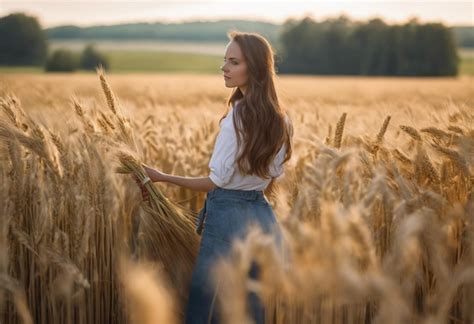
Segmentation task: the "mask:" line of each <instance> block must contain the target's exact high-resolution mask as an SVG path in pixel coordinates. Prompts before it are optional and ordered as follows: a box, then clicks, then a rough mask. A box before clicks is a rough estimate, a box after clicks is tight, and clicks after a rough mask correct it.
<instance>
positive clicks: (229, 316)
mask: <svg viewBox="0 0 474 324" xmlns="http://www.w3.org/2000/svg"><path fill="white" fill-rule="evenodd" d="M277 87H278V91H279V94H280V99H281V101H282V103H283V105H284V107H285V109H286V110H287V111H288V112H289V114H290V116H291V118H292V120H293V125H294V131H295V133H294V134H295V135H294V139H293V157H292V159H291V160H290V161H289V163H288V164H287V165H286V168H285V173H284V174H283V175H282V176H281V177H280V178H279V179H278V180H277V181H276V183H275V186H274V187H273V188H272V189H273V190H268V191H267V192H266V195H267V197H268V199H269V200H270V202H271V204H272V205H273V207H274V211H275V214H276V215H277V218H278V221H279V223H280V225H281V227H282V230H283V233H284V238H285V242H286V243H287V244H286V250H285V251H286V253H284V254H281V253H279V252H278V251H276V249H275V246H274V245H273V244H272V241H271V238H270V237H268V236H265V235H264V234H262V233H260V232H259V231H258V230H257V229H251V230H250V231H249V235H248V236H247V238H246V239H245V240H243V241H236V242H235V244H234V246H233V250H232V255H231V256H230V257H229V258H227V259H222V260H221V261H220V262H219V264H217V265H216V267H215V268H214V269H213V270H214V271H215V274H216V276H215V277H216V278H220V282H219V284H220V285H222V287H223V289H220V290H219V291H220V293H219V295H218V296H217V297H218V298H217V301H218V306H219V309H220V310H221V312H222V315H223V318H224V319H225V322H226V323H239V324H240V323H251V319H250V318H249V317H248V314H247V311H246V308H245V303H244V296H245V293H246V291H250V290H253V291H255V292H256V293H257V294H258V295H259V296H260V297H261V298H262V300H263V302H264V304H265V305H266V311H267V320H268V323H472V322H473V321H474V308H472V305H474V227H473V226H474V224H473V221H474V194H473V183H474V181H473V173H474V96H473V93H474V88H473V80H472V78H471V77H462V78H438V79H437V78H422V79H420V78H346V77H309V76H279V77H278V80H277ZM229 95H230V89H226V88H225V87H224V85H223V80H222V79H221V78H220V77H219V76H215V75H186V74H180V75H177V74H159V75H158V74H157V75H140V74H126V75H120V74H117V75H104V74H103V73H102V72H101V71H98V74H72V75H63V74H53V75H39V74H38V75H31V74H7V75H3V76H0V116H1V119H0V178H1V182H0V185H1V187H0V206H1V208H0V229H1V232H0V241H1V244H0V288H1V290H0V291H1V294H0V307H1V314H0V321H1V322H5V323H179V322H180V321H181V319H182V316H183V308H184V305H185V302H186V296H187V284H188V283H189V278H190V273H191V270H192V266H193V263H194V260H195V257H196V253H197V248H198V245H199V237H198V236H196V234H195V233H194V227H193V224H194V220H195V217H196V213H197V211H198V210H199V209H200V208H201V207H202V204H203V202H204V199H205V193H198V192H193V191H190V190H187V189H183V188H180V187H176V186H173V185H169V184H163V183H156V184H150V183H148V184H147V189H148V190H149V191H150V193H151V200H150V202H149V203H147V202H143V201H142V199H141V195H140V190H139V188H138V187H137V186H136V184H135V182H134V181H133V177H132V176H131V175H132V174H134V175H135V176H136V177H138V178H140V179H142V178H143V177H144V170H143V168H142V167H141V163H145V164H147V165H150V166H153V167H156V168H158V169H159V170H162V171H164V172H166V173H171V174H174V175H181V176H207V175H208V172H209V170H208V167H207V164H208V162H209V158H210V155H211V153H212V149H213V144H214V140H215V136H216V134H217V132H218V120H219V119H220V117H221V116H222V115H223V114H224V113H225V111H226V99H227V98H228V96H229ZM252 260H255V261H257V263H258V264H259V265H260V266H261V268H262V275H261V277H260V278H259V280H258V281H251V280H249V279H247V277H246V273H247V271H248V269H249V266H250V263H251V261H252Z"/></svg>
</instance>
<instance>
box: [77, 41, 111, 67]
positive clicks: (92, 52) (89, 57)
mask: <svg viewBox="0 0 474 324" xmlns="http://www.w3.org/2000/svg"><path fill="white" fill-rule="evenodd" d="M99 64H100V65H102V67H103V68H104V69H106V70H107V69H108V68H109V60H108V59H107V57H106V56H104V55H103V54H102V53H99V52H98V51H97V50H96V49H95V48H94V47H93V46H92V45H90V44H89V45H87V46H86V47H85V48H84V51H82V55H81V61H80V67H81V68H82V69H84V70H95V68H96V67H97V66H98V65H99Z"/></svg>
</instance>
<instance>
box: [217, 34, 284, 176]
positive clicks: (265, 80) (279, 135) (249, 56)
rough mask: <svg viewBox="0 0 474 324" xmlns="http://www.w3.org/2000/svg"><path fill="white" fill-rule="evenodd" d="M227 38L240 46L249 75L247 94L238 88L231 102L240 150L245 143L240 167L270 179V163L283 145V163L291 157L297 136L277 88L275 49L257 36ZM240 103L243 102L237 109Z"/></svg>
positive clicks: (229, 35)
mask: <svg viewBox="0 0 474 324" xmlns="http://www.w3.org/2000/svg"><path fill="white" fill-rule="evenodd" d="M227 36H228V37H229V40H231V41H232V40H233V41H235V42H236V43H237V44H238V45H239V47H240V49H241V51H242V53H243V55H244V59H245V61H246V62H247V73H248V82H247V89H246V91H245V95H244V94H243V93H242V92H241V91H240V89H239V88H238V87H236V89H235V90H234V91H233V93H232V94H231V96H230V98H229V99H228V102H227V104H228V106H230V105H232V106H233V107H234V120H233V122H234V128H235V131H236V134H237V144H238V147H239V148H240V145H241V144H242V142H243V143H245V146H244V149H243V150H242V152H241V154H240V155H239V156H238V157H237V165H238V168H239V169H240V171H241V173H242V174H249V175H253V174H255V175H257V176H259V177H261V178H266V179H268V178H270V174H269V167H270V164H271V163H272V161H273V159H274V157H275V155H276V154H277V153H278V151H279V150H280V148H281V147H282V145H286V153H285V158H284V160H283V163H286V162H287V161H288V160H289V159H290V158H291V154H292V147H291V139H292V136H293V126H292V123H291V119H290V117H289V116H288V115H287V114H286V112H284V110H283V108H282V107H281V105H280V102H279V100H278V96H277V93H276V89H275V80H274V78H275V68H274V59H273V55H274V54H273V50H272V47H271V45H270V44H269V42H268V41H267V40H266V39H265V38H264V37H263V36H261V35H259V34H257V33H244V32H239V31H230V32H228V33H227ZM236 101H239V102H238V105H237V106H236ZM229 110H230V108H229V109H228V110H227V113H228V112H229ZM227 113H226V114H225V115H224V116H223V117H222V118H221V120H222V119H223V118H225V116H227ZM285 116H287V117H285ZM285 118H288V123H287V122H285Z"/></svg>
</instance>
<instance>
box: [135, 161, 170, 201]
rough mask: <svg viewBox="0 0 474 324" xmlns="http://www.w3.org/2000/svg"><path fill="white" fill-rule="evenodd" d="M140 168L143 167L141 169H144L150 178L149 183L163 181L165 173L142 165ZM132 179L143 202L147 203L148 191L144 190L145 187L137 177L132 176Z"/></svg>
mask: <svg viewBox="0 0 474 324" xmlns="http://www.w3.org/2000/svg"><path fill="white" fill-rule="evenodd" d="M142 166H143V169H145V172H146V174H147V176H148V177H149V178H150V180H151V182H160V181H165V176H166V174H165V173H163V172H161V171H158V170H156V169H153V168H151V167H149V166H146V165H144V164H142ZM133 179H134V180H135V182H136V183H137V185H138V186H139V187H140V190H141V192H142V198H143V201H148V200H149V199H150V196H149V193H148V190H147V189H146V188H145V185H144V184H142V182H141V181H140V180H139V179H138V178H137V176H135V175H133Z"/></svg>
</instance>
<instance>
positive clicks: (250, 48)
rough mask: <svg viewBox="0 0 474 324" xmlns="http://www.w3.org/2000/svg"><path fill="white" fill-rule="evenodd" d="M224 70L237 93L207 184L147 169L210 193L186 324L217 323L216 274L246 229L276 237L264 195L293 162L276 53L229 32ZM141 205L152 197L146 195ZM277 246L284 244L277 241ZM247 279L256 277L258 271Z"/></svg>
mask: <svg viewBox="0 0 474 324" xmlns="http://www.w3.org/2000/svg"><path fill="white" fill-rule="evenodd" d="M228 37H229V40H230V41H229V43H228V44H227V46H226V49H225V56H224V64H223V65H222V66H221V70H222V71H223V76H224V80H225V86H226V87H228V88H234V90H233V92H232V94H231V96H230V98H229V100H228V105H229V108H228V110H227V113H226V114H225V115H224V116H223V117H222V118H221V120H220V132H219V134H218V135H217V138H216V142H215V146H214V151H213V153H212V156H211V159H210V162H209V168H210V174H209V176H208V177H180V176H175V175H170V174H165V173H163V172H161V171H158V170H156V169H153V168H149V167H146V171H147V173H148V176H149V177H150V179H151V180H152V181H153V182H157V181H163V182H169V183H172V184H175V185H179V186H182V187H186V188H189V189H192V190H196V191H204V192H207V197H206V201H205V203H204V207H203V208H202V210H201V211H200V213H199V221H198V224H197V231H198V233H200V234H201V235H202V239H201V246H200V250H199V255H198V258H197V262H196V265H195V268H194V271H193V275H192V280H191V287H190V294H189V300H188V306H187V310H186V323H209V322H211V323H218V322H219V316H218V313H217V312H218V307H217V306H216V305H215V294H216V293H217V291H216V285H215V284H214V283H215V280H214V278H211V276H210V273H211V267H212V265H213V264H214V262H215V261H216V260H217V258H218V257H220V256H223V255H226V254H227V253H228V252H229V251H230V246H231V243H232V241H233V240H234V239H235V238H238V237H243V236H244V234H245V232H246V229H247V226H249V225H252V226H255V225H257V226H261V228H262V230H263V231H264V232H265V233H279V232H278V225H277V222H276V218H275V215H274V213H273V210H272V207H271V205H270V204H269V203H268V200H267V199H266V197H265V195H264V193H263V191H264V190H265V189H266V188H267V186H269V185H270V184H271V182H272V181H273V179H274V178H276V177H278V176H279V175H281V174H282V173H283V165H284V163H285V162H287V161H288V160H289V159H290V157H291V152H292V151H291V141H292V136H293V129H292V125H291V120H290V119H289V117H288V116H287V115H286V113H285V112H284V111H283V109H282V107H281V106H280V103H279V101H278V96H277V93H276V90H275V85H274V77H275V70H274V59H273V51H272V48H271V46H270V44H269V43H268V41H267V40H266V39H265V38H264V37H262V36H261V35H259V34H256V33H243V32H236V31H234V32H230V33H229V34H228ZM142 193H143V197H144V199H147V198H148V196H147V191H146V190H144V188H143V187H142ZM278 241H279V240H278ZM249 275H250V277H252V278H256V277H258V268H257V267H256V266H255V265H254V266H253V267H252V269H251V271H250V273H249ZM248 310H249V313H250V315H251V316H252V317H253V320H254V321H255V322H257V323H263V321H264V311H263V307H262V306H261V304H260V303H259V299H258V298H257V296H256V295H255V294H249V295H248Z"/></svg>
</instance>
